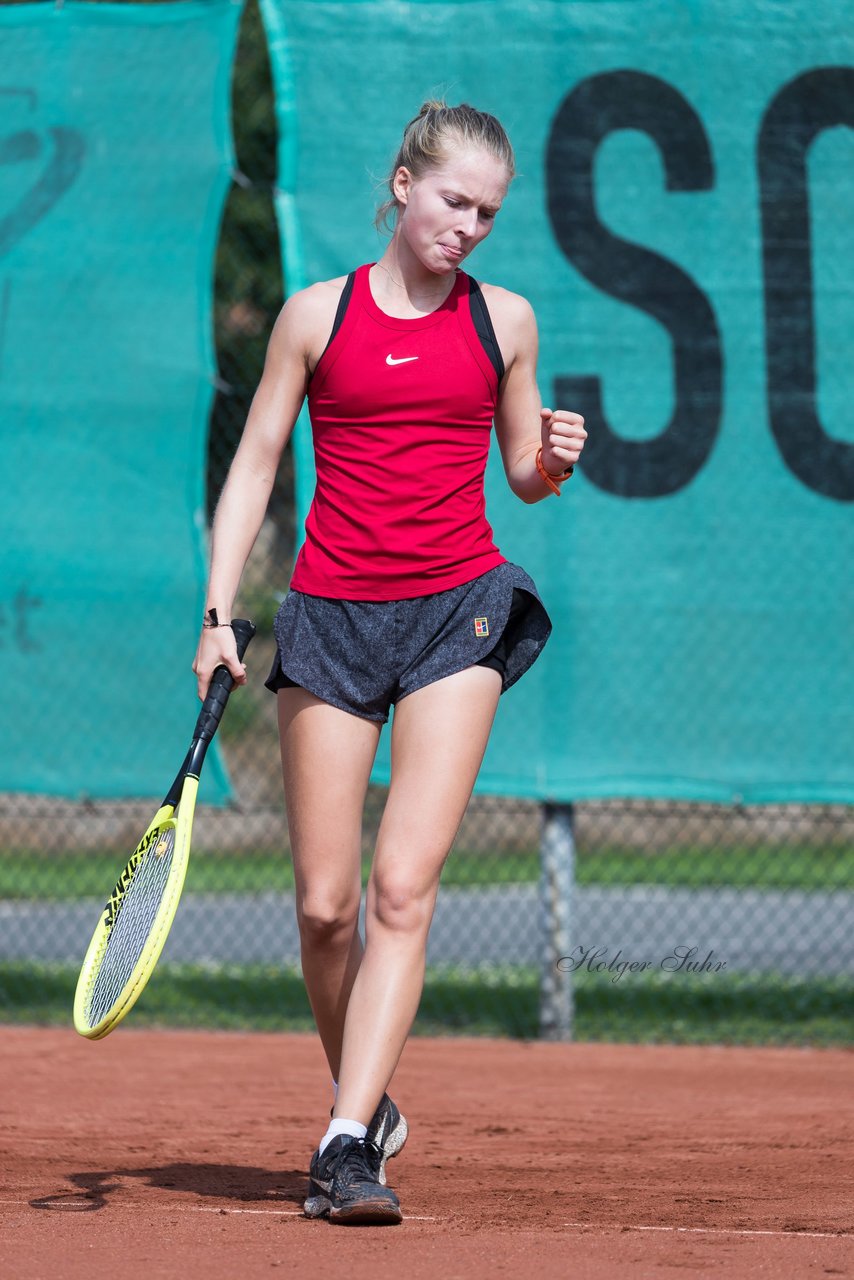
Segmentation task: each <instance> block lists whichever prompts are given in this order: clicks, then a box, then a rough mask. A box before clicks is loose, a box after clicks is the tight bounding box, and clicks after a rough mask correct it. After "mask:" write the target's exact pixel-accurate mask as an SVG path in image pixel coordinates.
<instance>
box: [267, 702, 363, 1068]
mask: <svg viewBox="0 0 854 1280" xmlns="http://www.w3.org/2000/svg"><path fill="white" fill-rule="evenodd" d="M278 702H279V737H280V740H281V748H282V772H283V776H284V783H285V804H286V808H287V816H288V830H289V832H290V839H291V853H292V856H293V862H294V876H295V881H296V899H297V920H298V923H299V930H300V944H301V956H302V970H303V977H304V979H305V985H306V990H307V992H308V998H309V1001H310V1003H311V1007H312V1011H313V1013H314V1017H315V1021H316V1022H317V1030H318V1032H319V1034H320V1039H321V1042H322V1044H323V1048H324V1051H325V1053H326V1057H327V1060H328V1062H329V1068H330V1070H331V1072H332V1075H333V1078H334V1079H336V1080H337V1079H338V1073H339V1069H340V1061H341V1042H342V1036H343V1031H344V1017H345V1014H346V1012H347V1005H348V1001H349V999H350V990H351V988H352V986H353V981H354V979H355V977H356V973H357V971H358V969H359V964H360V962H361V959H362V943H361V939H360V937H359V927H358V926H359V901H360V897H361V844H362V809H363V806H364V801H365V793H366V791H367V787H368V778H369V776H370V772H371V766H372V765H373V761H374V756H375V754H376V750H377V743H378V742H379V736H380V727H381V726H380V725H379V724H378V723H377V722H376V721H373V720H365V719H363V718H362V717H361V716H355V715H351V714H350V713H349V712H347V711H341V710H339V708H338V707H332V706H330V705H329V704H328V703H326V702H323V701H321V699H320V698H316V697H315V696H314V695H313V694H311V693H308V692H307V691H306V690H305V689H301V688H288V689H281V690H280V691H279V694H278ZM380 1092H382V1090H381V1091H380Z"/></svg>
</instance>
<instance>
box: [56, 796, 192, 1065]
mask: <svg viewBox="0 0 854 1280" xmlns="http://www.w3.org/2000/svg"><path fill="white" fill-rule="evenodd" d="M198 790H199V780H198V778H196V777H193V776H192V775H191V774H188V775H187V776H186V778H185V779H184V784H183V787H182V789H181V799H180V802H179V804H178V806H177V807H178V817H177V820H176V819H174V818H173V816H172V815H173V814H174V813H175V806H174V805H170V804H164V805H162V806H161V808H159V809H158V810H157V813H155V815H154V817H153V818H152V820H151V823H150V825H149V827H148V829H147V831H146V833H145V835H144V836H143V837H142V839H141V840H140V842H139V844H138V845H137V847H136V849H135V850H134V851H133V853H132V854H131V856H130V858H129V860H128V863H127V866H126V867H125V869H124V871H123V872H122V874H121V876H120V877H119V881H118V884H117V885H116V887H115V889H114V890H113V892H112V894H111V895H110V898H109V900H108V902H107V904H106V906H105V907H104V910H103V912H102V914H101V919H100V920H99V921H98V927H97V928H96V930H95V932H94V934H93V935H92V941H91V942H90V943H89V949H88V951H87V952H86V956H85V959H84V961H83V967H82V968H81V970H80V977H79V978H78V979H77V990H76V992H75V994H74V1015H73V1016H74V1029H75V1030H76V1031H78V1032H79V1033H80V1035H81V1036H85V1037H86V1039H87V1040H100V1039H101V1038H102V1037H103V1036H106V1035H108V1034H109V1032H111V1031H112V1030H113V1028H114V1027H116V1026H118V1024H119V1023H120V1022H121V1020H122V1018H124V1017H125V1016H126V1014H128V1013H130V1011H131V1009H132V1008H133V1006H134V1005H135V1004H136V1002H137V1000H138V999H139V997H140V996H141V995H142V992H143V990H144V989H145V984H146V983H147V982H148V979H149V978H150V977H151V973H152V970H153V969H154V966H155V965H156V964H157V961H158V960H159V959H160V953H161V951H162V950H163V947H164V944H165V942H166V939H167V937H168V936H169V930H170V928H171V927H172V921H173V920H174V919H175V912H176V911H177V909H178V903H179V902H180V900H181V893H182V890H183V888H184V879H185V877H186V875H187V865H188V863H189V860H190V836H191V834H192V829H193V815H194V813H195V809H196V796H197V794H198ZM173 827H174V829H175V844H174V847H173V850H172V866H171V868H170V870H169V877H168V879H167V881H166V887H165V889H164V892H163V898H162V900H161V902H160V906H159V907H158V910H157V914H156V916H155V917H154V921H153V923H152V926H151V929H150V930H149V933H148V937H147V939H146V941H145V945H144V947H143V949H142V952H141V954H140V957H139V959H138V960H137V962H136V965H135V966H134V968H133V971H132V973H131V975H130V977H129V978H128V980H127V982H126V983H125V985H124V986H123V987H122V989H121V991H120V992H119V994H118V996H117V997H116V999H115V1000H114V1001H113V1004H112V1005H111V1007H110V1008H109V1009H108V1010H107V1012H106V1014H105V1015H104V1017H103V1018H102V1019H101V1020H100V1022H96V1023H95V1024H94V1026H90V1025H89V1016H88V1009H89V1001H90V999H91V992H92V988H93V986H94V984H95V979H96V977H97V975H98V970H99V968H100V964H101V960H102V958H103V954H104V950H105V948H106V945H107V941H108V939H109V936H110V929H111V926H112V923H113V921H114V920H115V919H116V916H117V914H118V910H119V909H120V907H121V904H122V900H123V898H124V896H125V893H126V892H127V887H128V884H129V883H130V880H131V878H132V873H133V870H134V868H135V867H136V865H137V863H138V862H139V860H140V858H141V857H142V855H143V853H145V851H146V850H147V849H149V848H150V846H151V844H152V842H153V841H154V840H156V839H159V838H160V833H161V832H162V831H168V830H169V829H170V828H173Z"/></svg>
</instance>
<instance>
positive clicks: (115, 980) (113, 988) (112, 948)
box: [88, 826, 175, 1027]
mask: <svg viewBox="0 0 854 1280" xmlns="http://www.w3.org/2000/svg"><path fill="white" fill-rule="evenodd" d="M174 848H175V828H174V827H172V826H170V827H168V828H166V829H165V830H163V831H162V832H160V833H159V834H158V835H157V836H156V839H154V840H153V841H152V842H151V843H150V844H149V847H148V848H147V849H146V850H145V852H144V854H143V855H142V857H141V858H140V859H139V861H138V862H137V864H136V866H135V867H134V869H133V874H132V876H131V878H130V880H129V881H128V883H127V885H126V886H125V889H124V893H123V894H122V896H121V899H120V901H119V903H118V905H117V906H116V908H115V915H114V917H113V922H112V926H111V928H110V931H109V933H108V935H107V939H106V943H105V945H104V948H103V951H102V953H101V958H100V963H99V965H98V969H97V973H96V974H95V978H94V981H93V983H92V986H91V990H90V995H89V1001H88V1019H89V1025H90V1026H92V1027H94V1026H96V1025H97V1023H98V1022H100V1021H101V1019H102V1018H103V1017H104V1016H105V1015H106V1013H107V1012H108V1010H110V1009H111V1008H112V1006H113V1005H114V1004H115V1002H116V1000H118V998H119V996H120V995H121V993H122V990H123V989H124V987H125V985H126V983H127V982H128V980H129V979H130V977H131V974H132V973H133V971H134V969H135V967H136V965H137V963H138V961H139V959H140V956H141V955H142V952H143V950H144V949H145V945H146V943H147V942H148V939H149V935H150V933H151V930H152V927H153V925H154V922H155V920H156V918H157V913H158V911H159V910H160V906H161V904H162V902H163V899H164V896H165V893H166V888H167V885H168V883H169V873H170V871H171V869H172V855H173V852H174Z"/></svg>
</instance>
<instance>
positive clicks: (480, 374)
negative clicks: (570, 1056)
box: [193, 102, 586, 1223]
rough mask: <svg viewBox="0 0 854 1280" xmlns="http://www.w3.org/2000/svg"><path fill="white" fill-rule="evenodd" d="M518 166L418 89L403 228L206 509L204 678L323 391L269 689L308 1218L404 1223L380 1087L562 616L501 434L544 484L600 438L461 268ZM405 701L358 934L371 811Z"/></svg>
mask: <svg viewBox="0 0 854 1280" xmlns="http://www.w3.org/2000/svg"><path fill="white" fill-rule="evenodd" d="M513 175H514V158H513V151H512V148H511V145H510V142H509V140H508V138H507V135H506V134H505V132H504V129H503V128H502V126H501V125H500V123H499V122H498V120H496V119H495V117H493V116H491V115H488V114H486V113H484V112H481V111H477V110H475V109H474V108H472V107H470V106H468V105H465V104H464V105H461V106H457V107H450V106H447V105H446V104H445V103H442V102H428V103H425V105H424V106H423V107H422V108H421V111H420V112H419V113H418V115H417V116H416V118H415V119H414V120H412V121H411V122H410V123H409V124H408V125H407V127H406V130H405V132H404V135H403V140H402V143H401V147H400V150H399V152H398V155H397V157H396V159H395V161H394V164H393V166H392V169H391V173H390V177H389V180H388V186H389V198H388V200H387V201H386V203H385V204H384V205H383V207H382V208H381V209H380V211H379V214H378V218H377V222H378V225H380V224H382V223H385V225H388V224H389V223H391V225H392V234H391V238H390V242H389V244H388V247H387V248H386V250H385V252H384V253H383V255H382V257H381V258H380V260H379V261H378V262H376V263H373V264H366V265H364V266H361V267H359V268H358V269H357V270H356V271H354V272H352V273H351V274H350V275H348V276H346V277H341V278H339V279H335V280H327V281H325V282H323V283H319V284H315V285H312V286H311V287H310V288H307V289H305V290H303V291H301V292H299V293H296V294H294V295H293V297H291V298H289V299H288V300H287V302H286V303H285V305H284V307H283V308H282V311H281V313H280V315H279V317H278V318H277V320H276V324H275V327H274V329H273V332H272V335H271V338H270V343H269V348H268V351H267V358H266V363H265V367H264V373H263V377H262V379H261V382H260V385H259V387H258V390H257V392H256V395H255V398H254V400H253V402H252V407H251V410H250V413H249V416H248V419H247V423H246V427H245V430H244V433H243V437H242V440H241V442H240V446H239V448H238V450H237V453H236V455H235V458H234V461H233V464H232V466H231V469H230V472H229V475H228V479H227V481H226V484H225V487H224V489H223V492H222V495H221V498H220V500H219V504H218V507H217V511H216V516H215V519H214V525H213V534H212V563H211V573H210V582H209V587H208V597H207V607H206V614H205V621H204V627H203V630H202V634H201V639H200V642H199V648H198V652H197V655H196V660H195V663H194V667H193V669H194V671H195V672H196V674H197V676H198V684H199V693H200V695H201V696H202V697H203V696H204V694H205V691H206V688H207V685H208V682H209V680H210V677H211V673H212V672H213V670H214V668H215V667H216V666H217V665H218V664H219V663H224V664H225V665H226V666H227V667H228V668H229V670H230V671H231V673H232V675H233V676H234V677H235V679H236V681H237V682H238V683H245V680H246V675H245V667H244V666H243V664H242V663H241V662H240V661H239V660H238V658H237V654H236V650H235V647H234V639H233V635H232V632H231V628H230V627H228V626H227V625H225V624H227V623H228V622H229V621H230V619H231V609H232V604H233V602H234V599H235V596H236V593H237V589H238V584H239V581H240V578H241V575H242V572H243V569H244V566H245V563H246V560H247V558H248V555H249V552H250V550H251V548H252V546H253V544H254V542H255V539H256V537H257V535H258V532H259V529H260V527H261V524H262V521H263V519H264V515H265V512H266V509H267V504H268V501H269V497H270V491H271V489H272V486H273V480H274V477H275V475H276V470H277V467H278V465H279V460H280V457H281V453H282V450H283V448H284V446H285V443H286V441H287V440H288V437H289V435H290V432H291V430H292V428H293V425H294V422H295V420H296V418H297V415H298V413H299V411H300V407H301V405H302V403H303V400H304V399H305V398H306V397H307V398H308V405H309V410H310V415H311V422H312V430H313V436H314V449H315V458H316V466H317V488H316V492H315V495H314V500H313V502H312V505H311V510H310V512H309V514H308V518H307V521H306V530H305V541H304V544H303V546H302V548H301V550H300V552H299V556H298V558H297V562H296V565H295V568H294V573H293V577H292V579H291V584H290V591H289V593H288V595H287V597H286V599H285V601H284V603H283V604H282V607H281V609H280V610H279V613H278V615H277V617H276V621H275V634H276V639H277V644H278V651H277V655H276V659H275V662H274V664H273V670H272V671H271V673H270V677H269V679H268V681H267V686H268V688H270V689H271V690H273V691H274V692H275V693H276V695H277V698H278V709H279V729H280V737H281V749H282V763H283V771H284V787H285V800H286V806H287V816H288V826H289V831H290V841H291V850H292V856H293V861H294V870H295V880H296V897H297V915H298V921H299V929H300V939H301V955H302V969H303V974H304V978H305V983H306V988H307V991H308V996H309V999H310V1001H311V1006H312V1009H313V1011H314V1016H315V1019H316V1022H317V1029H318V1032H319V1034H320V1038H321V1041H322V1043H323V1048H324V1050H325V1053H326V1057H327V1060H328V1063H329V1068H330V1071H331V1074H332V1080H333V1087H334V1091H335V1105H334V1109H333V1111H332V1119H331V1122H330V1123H329V1125H328V1128H327V1130H326V1133H325V1134H324V1135H323V1136H322V1137H321V1139H320V1143H319V1146H318V1149H317V1151H316V1152H315V1153H314V1155H313V1157H312V1160H311V1168H310V1177H309V1189H308V1196H307V1199H306V1201H305V1213H306V1214H307V1215H308V1216H309V1217H321V1216H328V1218H329V1220H330V1221H333V1222H340V1223H396V1222H399V1221H400V1220H401V1216H402V1215H401V1209H400V1204H399V1201H398V1197H397V1195H396V1194H395V1192H394V1191H393V1190H392V1189H391V1188H390V1187H389V1186H388V1185H387V1183H386V1171H385V1163H386V1160H387V1159H388V1158H389V1156H392V1155H395V1154H396V1153H397V1152H398V1151H399V1150H400V1148H401V1147H402V1146H403V1143H404V1142H405V1140H406V1136H407V1125H406V1121H405V1119H404V1118H403V1116H402V1115H401V1114H400V1111H399V1109H398V1108H397V1106H396V1105H395V1104H394V1103H393V1102H392V1101H391V1099H390V1098H389V1096H388V1093H387V1092H386V1090H387V1088H388V1087H389V1083H390V1081H391V1079H392V1076H393V1074H394V1071H395V1068H396V1066H397V1063H398V1060H399V1058H400V1055H401V1053H402V1050H403V1047H404V1044H405V1043H406V1039H407V1036H408V1034H409V1031H410V1028H411V1026H412V1022H413V1020H414V1018H415V1014H416V1011H417V1009H418V1004H419V1000H420V998H421V992H422V987H423V982H424V967H425V953H426V944H427V934H428V930H429V928H430V922H431V919H432V916H433V909H434V905H435V902H436V894H437V890H438V886H439V875H440V872H441V870H442V865H443V863H444V861H445V859H446V857H447V855H448V851H449V850H450V847H451V844H452V842H453V839H454V836H455V834H456V831H457V828H458V826H459V824H460V821H461V819H462V817H463V814H464V811H465V808H466V805H467V803H468V800H469V798H470V796H471V792H472V788H473V786H474V782H475V778H476V776H477V772H478V769H479V768H480V764H481V760H482V758H483V753H484V750H485V748H486V743H487V738H488V736H489V732H490V729H491V726H492V723H493V717H494V715H495V712H496V707H497V704H498V699H499V696H500V694H501V693H502V692H503V690H505V689H507V688H509V687H510V685H512V684H514V683H515V681H517V680H518V679H519V677H520V676H521V675H522V674H523V673H524V672H525V671H526V670H527V669H528V667H530V665H531V664H532V663H533V662H534V660H535V659H536V658H537V656H538V654H539V653H540V651H541V650H542V648H543V646H544V644H545V643H546V640H547V638H548V635H549V632H550V630H551V624H550V621H549V618H548V615H547V613H546V610H545V608H544V607H543V604H542V602H541V600H540V598H539V595H538V594H537V588H536V586H535V585H534V583H533V581H532V580H531V578H530V577H529V576H528V574H527V573H525V571H524V570H523V569H521V568H520V567H518V566H517V565H515V564H513V563H511V562H509V561H508V560H506V559H505V557H504V556H503V555H502V554H501V552H500V551H499V549H498V548H497V547H496V545H495V543H494V541H493V537H492V530H491V529H490V526H489V524H488V523H487V520H486V516H485V501H484V470H485V467H486V462H487V454H488V450H489V444H490V433H491V429H492V426H493V423H494V425H495V430H496V435H497V438H498V444H499V446H500V449H501V456H502V460H503V464H504V470H505V473H506V476H507V481H508V483H509V485H510V488H511V489H512V491H513V492H514V493H515V494H516V495H517V496H518V497H519V498H521V499H522V501H523V502H526V503H534V502H538V501H540V499H542V498H554V496H555V495H559V494H560V493H561V489H562V486H563V485H564V484H565V482H566V481H567V479H568V477H569V476H570V475H571V473H572V468H573V466H574V465H575V463H576V462H577V461H578V458H579V456H580V454H581V450H582V448H583V446H584V441H585V438H586V432H585V430H584V421H583V419H582V418H581V417H580V416H579V415H578V414H576V413H571V412H567V411H565V410H561V409H558V410H552V409H549V408H542V407H541V400H540V396H539V393H538V390H537V382H536V363H537V328H536V322H535V319H534V315H533V312H532V310H531V307H530V306H529V304H528V303H527V302H526V301H525V299H524V298H522V297H520V296H518V295H517V294H514V293H510V292H508V291H507V290H505V289H502V288H499V287H498V286H496V285H488V284H482V285H478V284H477V283H476V282H475V280H474V278H473V277H471V276H469V275H467V274H466V273H465V272H464V271H463V270H462V266H463V263H464V262H465V261H466V259H467V258H468V257H469V255H470V254H471V253H472V251H473V250H474V249H476V248H477V246H478V245H479V244H480V242H481V241H482V240H484V239H485V238H486V237H487V236H488V235H489V234H490V233H491V232H492V229H493V226H494V223H495V219H496V216H497V215H498V213H499V210H500V209H501V205H502V202H503V201H504V198H505V196H506V194H507V189H508V187H509V185H510V182H511V180H512V178H513ZM327 216H328V215H327ZM392 705H394V707H395V713H394V719H393V723H392V729H391V783H390V788H389V793H388V799H387V803H386V806H385V810H384V813H383V817H382V821H381V824H380V828H379V833H378V836H377V843H376V849H375V851H374V855H373V861H372V867H371V874H370V879H369V882H368V887H367V901H366V922H365V941H364V943H363V942H362V939H361V937H360V933H359V928H358V917H359V905H360V894H361V882H360V862H361V824H362V810H363V804H364V800H365V794H366V789H367V786H368V779H369V775H370V772H371V766H372V763H373V760H374V755H375V752H376V749H377V743H378V741H379V737H380V730H381V727H382V725H383V724H384V723H385V721H386V720H387V719H388V717H389V709H390V707H391V706H392Z"/></svg>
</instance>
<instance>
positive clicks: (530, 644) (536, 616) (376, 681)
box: [265, 562, 552, 723]
mask: <svg viewBox="0 0 854 1280" xmlns="http://www.w3.org/2000/svg"><path fill="white" fill-rule="evenodd" d="M551 629H552V626H551V621H550V619H549V616H548V614H547V613H546V610H545V606H544V605H543V602H542V600H541V599H540V597H539V594H538V592H537V588H536V586H535V585H534V583H533V581H532V580H531V578H529V577H528V574H527V573H525V571H524V569H520V568H519V566H518V565H515V564H510V563H508V562H505V563H503V564H500V565H497V566H496V567H495V568H494V569H490V570H489V572H488V573H484V574H482V575H481V577H479V578H475V579H474V581H473V582H465V583H463V584H462V585H461V586H459V587H451V588H450V590H448V591H437V592H435V593H434V594H432V595H426V596H417V597H415V598H414V599H410V600H333V599H328V598H326V597H325V596H310V595H306V594H305V593H304V592H301V591H289V592H288V595H287V596H286V597H285V600H284V602H283V603H282V606H281V608H280V609H279V612H278V613H277V614H276V619H275V622H274V623H273V630H274V632H275V636H276V641H277V644H278V651H277V653H276V657H275V659H274V661H273V668H272V670H271V672H270V675H269V677H268V679H267V680H266V681H265V684H266V686H267V688H268V689H270V690H272V692H273V693H277V692H278V691H279V689H287V688H292V687H293V686H295V685H299V686H301V687H302V688H303V689H307V690H308V692H309V693H313V694H315V696H316V697H318V698H322V699H323V701H324V702H328V703H330V704H331V705H332V706H333V707H340V708H341V709H342V710H344V711H349V712H351V713H352V714H353V715H357V716H362V717H363V718H364V719H366V720H378V721H379V722H380V723H384V722H385V721H386V720H388V715H389V708H390V706H391V704H392V703H394V702H397V701H399V700H400V699H401V698H405V697H406V695H407V694H408V693H414V692H415V690H416V689H422V688H423V687H424V686H425V685H428V684H432V683H433V682H434V681H435V680H442V679H444V677H445V676H450V675H454V674H455V673H456V672H457V671H464V670H465V669H466V668H467V667H471V666H478V665H481V666H488V667H493V668H494V669H495V670H496V671H498V672H499V673H500V675H501V680H502V688H501V692H502V693H503V692H504V690H505V689H509V688H510V686H511V685H512V684H515V683H516V681H517V680H518V679H519V677H520V676H522V675H524V673H525V672H526V671H527V670H528V668H529V667H530V666H531V664H532V663H533V662H535V661H536V659H537V657H538V656H539V654H540V651H541V650H542V648H543V646H544V645H545V643H546V641H547V640H548V638H549V635H550V633H551Z"/></svg>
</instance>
